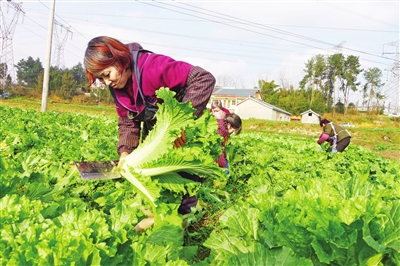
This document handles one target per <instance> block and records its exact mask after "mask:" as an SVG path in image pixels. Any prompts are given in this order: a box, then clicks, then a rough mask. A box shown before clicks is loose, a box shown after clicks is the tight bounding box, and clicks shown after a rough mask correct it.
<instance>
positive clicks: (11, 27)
mask: <svg viewBox="0 0 400 266" xmlns="http://www.w3.org/2000/svg"><path fill="white" fill-rule="evenodd" d="M21 6H22V3H14V2H12V1H11V0H7V1H4V0H0V20H1V21H0V23H1V24H0V25H1V27H0V30H1V35H0V39H1V47H0V51H1V54H0V72H1V73H0V81H1V89H2V90H3V91H4V88H5V86H6V81H7V78H8V77H10V78H11V80H12V79H13V77H14V76H15V75H14V71H13V70H14V55H13V45H12V38H13V36H14V32H15V27H16V25H17V22H18V17H19V15H20V14H21V13H23V14H24V15H25V12H24V11H23V10H22V8H21Z"/></svg>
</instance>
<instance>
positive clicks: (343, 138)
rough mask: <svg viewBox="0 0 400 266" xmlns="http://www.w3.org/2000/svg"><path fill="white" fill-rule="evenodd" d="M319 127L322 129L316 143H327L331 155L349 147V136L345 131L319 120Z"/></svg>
mask: <svg viewBox="0 0 400 266" xmlns="http://www.w3.org/2000/svg"><path fill="white" fill-rule="evenodd" d="M319 125H320V126H321V127H322V133H321V135H320V137H319V139H318V141H317V142H318V144H319V145H321V144H322V143H323V142H325V141H327V142H329V144H330V145H331V146H332V153H335V152H343V151H344V150H345V149H346V148H347V146H349V144H350V138H351V135H350V133H349V132H348V131H347V130H346V129H344V128H343V127H341V126H339V125H336V124H334V123H332V122H331V121H329V120H328V119H321V121H320V123H319Z"/></svg>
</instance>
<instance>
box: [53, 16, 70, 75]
mask: <svg viewBox="0 0 400 266" xmlns="http://www.w3.org/2000/svg"><path fill="white" fill-rule="evenodd" d="M54 26H55V28H54V38H55V40H56V46H55V59H54V60H53V66H56V67H58V68H64V48H65V44H66V42H67V38H68V35H69V34H71V38H72V31H70V30H69V27H68V28H67V27H65V26H64V25H62V24H61V23H59V22H58V21H57V20H55V21H54ZM63 30H65V33H64V36H63V37H62V38H61V36H60V35H61V34H62V33H63Z"/></svg>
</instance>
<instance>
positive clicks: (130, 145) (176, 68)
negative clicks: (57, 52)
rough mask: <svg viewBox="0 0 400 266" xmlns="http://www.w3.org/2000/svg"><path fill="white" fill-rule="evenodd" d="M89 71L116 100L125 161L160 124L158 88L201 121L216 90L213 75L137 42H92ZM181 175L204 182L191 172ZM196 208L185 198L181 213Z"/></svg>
mask: <svg viewBox="0 0 400 266" xmlns="http://www.w3.org/2000/svg"><path fill="white" fill-rule="evenodd" d="M84 67H85V72H86V76H87V78H88V80H89V85H93V84H94V83H95V82H96V80H98V81H100V82H101V83H103V84H105V85H107V86H108V87H109V90H110V93H111V94H112V96H113V97H114V101H115V106H116V110H117V114H118V116H119V119H118V131H119V141H118V143H117V152H118V154H119V155H120V157H121V158H123V157H125V156H127V155H128V154H129V153H131V152H132V151H133V150H134V149H135V148H136V147H137V146H138V145H139V141H140V139H141V135H142V139H144V138H145V137H146V136H147V133H148V131H150V130H151V129H152V128H153V126H154V124H155V123H156V115H155V114H156V112H157V106H156V103H157V102H161V100H160V99H157V97H156V91H157V90H158V89H159V88H161V87H168V88H169V89H171V90H172V91H174V92H176V96H175V97H176V99H177V100H178V101H180V102H186V101H191V102H192V106H193V108H195V109H196V111H195V115H196V116H200V115H201V114H202V113H203V111H204V110H205V109H206V108H207V103H208V101H209V99H210V97H211V94H212V92H213V89H214V85H215V78H214V76H213V75H212V74H211V73H210V72H208V71H206V70H204V69H203V68H201V67H199V66H194V65H191V64H189V63H187V62H183V61H178V60H175V59H173V58H171V57H169V56H166V55H162V54H157V53H153V52H150V51H147V50H144V49H143V47H142V46H141V45H140V44H138V43H129V44H124V43H122V42H121V41H119V40H117V39H115V38H112V37H108V36H99V37H96V38H93V39H92V40H90V41H89V43H88V45H87V48H86V51H85V56H84ZM139 88H141V90H140V89H139ZM141 124H143V132H141ZM182 134H184V132H182ZM185 139H186V138H185V137H184V135H182V136H181V137H180V138H177V140H176V141H175V144H174V146H175V147H177V148H179V147H181V146H182V145H183V144H184V142H185ZM179 174H180V175H181V176H182V177H184V178H188V179H191V180H194V181H197V182H202V181H203V180H202V179H201V178H200V177H198V176H194V175H190V174H188V173H184V172H182V173H179ZM196 203H197V199H196V197H195V196H192V197H189V196H188V195H185V197H184V198H183V200H182V204H181V206H180V208H179V210H178V212H179V213H180V214H183V215H184V214H187V213H190V207H192V206H195V205H196Z"/></svg>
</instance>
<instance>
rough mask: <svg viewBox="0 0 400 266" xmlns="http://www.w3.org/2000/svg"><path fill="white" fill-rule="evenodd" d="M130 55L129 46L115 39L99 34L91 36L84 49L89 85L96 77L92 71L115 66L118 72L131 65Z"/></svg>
mask: <svg viewBox="0 0 400 266" xmlns="http://www.w3.org/2000/svg"><path fill="white" fill-rule="evenodd" d="M131 62H132V55H131V53H130V51H129V48H128V47H127V46H126V45H125V44H123V43H122V42H120V41H118V40H117V39H114V38H111V37H107V36H100V37H96V38H93V39H92V40H91V41H90V42H89V43H88V46H87V48H86V51H85V58H84V66H85V72H86V76H87V78H88V80H89V86H90V85H92V84H93V83H94V82H95V81H96V78H95V77H94V75H93V73H96V72H99V71H102V70H103V69H105V68H107V67H110V66H115V67H116V68H117V69H118V71H119V72H120V73H122V72H123V71H124V70H125V69H127V68H129V67H130V66H131Z"/></svg>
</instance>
